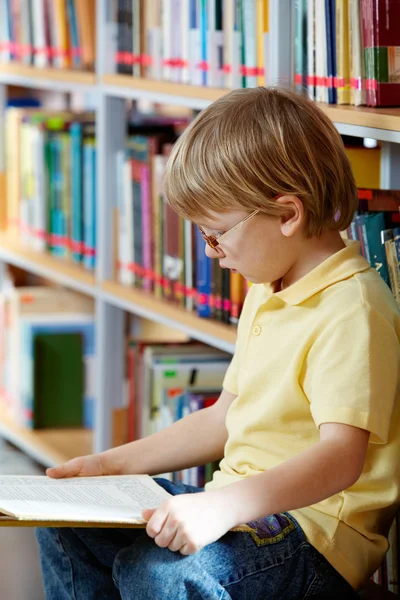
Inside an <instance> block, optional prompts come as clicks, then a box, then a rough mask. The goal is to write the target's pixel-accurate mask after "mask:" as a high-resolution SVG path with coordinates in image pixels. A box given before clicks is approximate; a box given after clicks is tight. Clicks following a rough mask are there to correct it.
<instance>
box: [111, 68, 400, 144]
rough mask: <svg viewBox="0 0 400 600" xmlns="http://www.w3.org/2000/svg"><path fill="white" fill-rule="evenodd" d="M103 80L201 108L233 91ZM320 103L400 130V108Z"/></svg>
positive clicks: (124, 93)
mask: <svg viewBox="0 0 400 600" xmlns="http://www.w3.org/2000/svg"><path fill="white" fill-rule="evenodd" d="M101 83H102V85H103V86H104V91H105V93H107V94H108V95H110V96H115V97H123V98H132V99H139V98H148V99H150V100H154V101H157V102H160V97H161V98H165V101H166V102H170V103H175V102H176V101H178V102H179V103H182V104H183V105H184V106H187V107H189V108H198V109H201V108H204V107H205V106H208V105H209V104H210V103H211V102H214V101H215V100H218V98H221V96H223V95H224V94H226V93H227V92H228V91H229V90H226V89H221V88H206V87H204V88H198V87H196V86H193V85H184V84H181V83H170V82H168V81H152V80H149V79H140V78H138V77H130V76H128V75H104V76H103V77H102V78H101ZM319 107H320V108H322V110H323V111H324V112H325V113H326V114H327V115H328V117H329V118H330V119H331V120H332V121H333V122H334V123H337V124H345V125H350V126H352V127H354V128H357V127H365V128H367V129H374V130H375V129H381V130H384V131H388V132H392V133H397V132H399V133H400V108H375V109H374V108H371V107H367V106H362V107H357V106H346V105H343V106H339V105H337V106H336V105H329V104H319ZM371 137H372V136H371Z"/></svg>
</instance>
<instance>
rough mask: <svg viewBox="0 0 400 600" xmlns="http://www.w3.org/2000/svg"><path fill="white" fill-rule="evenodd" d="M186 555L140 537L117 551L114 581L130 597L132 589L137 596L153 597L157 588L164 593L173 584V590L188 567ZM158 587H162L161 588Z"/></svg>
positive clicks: (121, 591) (113, 574)
mask: <svg viewBox="0 0 400 600" xmlns="http://www.w3.org/2000/svg"><path fill="white" fill-rule="evenodd" d="M183 558H184V557H183V556H182V555H181V554H179V552H171V551H170V550H168V549H166V548H159V547H158V546H157V545H156V544H155V542H154V540H152V539H150V538H149V539H148V540H147V539H141V540H138V541H137V542H136V543H135V544H134V545H133V546H130V547H129V548H124V549H123V550H121V551H120V552H118V554H117V556H116V558H115V561H114V565H113V573H112V576H113V580H114V583H115V585H116V586H117V588H118V589H119V590H120V593H121V595H122V597H123V598H125V597H126V598H128V597H129V595H128V594H129V593H130V592H132V591H133V590H134V591H135V594H137V597H138V598H143V599H145V598H154V597H155V596H154V595H153V594H154V593H155V592H156V591H157V594H159V593H161V591H162V593H163V594H164V592H165V591H166V590H168V589H169V588H170V587H171V586H172V587H171V589H173V586H174V585H176V582H177V580H179V579H180V577H181V575H182V574H183V572H184V570H187V562H186V561H185V560H183ZM185 558H186V560H188V559H189V557H185ZM189 560H190V559H189ZM170 584H171V585H170ZM158 586H161V589H160V590H159V589H158ZM139 592H140V593H139ZM124 594H125V595H124ZM135 597H136V596H135ZM164 597H165V598H167V597H168V596H166V595H165V594H164V595H163V596H158V595H157V598H160V599H161V598H164ZM171 597H173V596H171Z"/></svg>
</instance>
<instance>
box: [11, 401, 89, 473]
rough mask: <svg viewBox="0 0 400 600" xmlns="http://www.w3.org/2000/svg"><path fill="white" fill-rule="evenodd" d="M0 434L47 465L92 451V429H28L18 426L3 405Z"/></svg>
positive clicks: (59, 462) (57, 463) (50, 465)
mask: <svg viewBox="0 0 400 600" xmlns="http://www.w3.org/2000/svg"><path fill="white" fill-rule="evenodd" d="M0 436H1V437H3V438H5V439H6V440H8V441H9V442H11V443H12V444H14V445H15V446H17V447H18V448H20V449H21V450H22V451H23V452H26V454H28V455H29V456H31V457H32V458H33V459H34V460H37V461H38V462H39V463H40V464H42V465H44V466H46V467H53V466H55V465H59V464H61V463H63V462H65V461H67V460H70V459H71V458H74V457H75V456H83V455H85V454H90V453H91V452H92V438H93V433H92V431H90V430H88V429H75V428H74V429H41V430H31V429H27V428H25V427H21V426H19V425H16V424H15V423H14V422H13V420H12V419H11V418H10V416H9V415H8V413H7V410H6V408H5V407H4V406H2V405H1V404H0Z"/></svg>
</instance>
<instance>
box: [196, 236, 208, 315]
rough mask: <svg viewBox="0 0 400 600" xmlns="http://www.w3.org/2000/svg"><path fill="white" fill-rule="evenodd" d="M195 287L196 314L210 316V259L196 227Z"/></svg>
mask: <svg viewBox="0 0 400 600" xmlns="http://www.w3.org/2000/svg"><path fill="white" fill-rule="evenodd" d="M196 288H197V314H198V316H199V317H205V318H210V317H211V308H210V303H209V297H210V294H211V259H210V258H208V256H206V254H205V252H204V240H203V238H202V237H201V232H200V230H198V229H196Z"/></svg>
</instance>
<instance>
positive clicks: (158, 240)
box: [116, 130, 246, 323]
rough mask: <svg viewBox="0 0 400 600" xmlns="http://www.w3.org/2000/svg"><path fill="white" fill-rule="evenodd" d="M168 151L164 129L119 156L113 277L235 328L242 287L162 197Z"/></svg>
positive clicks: (131, 143)
mask: <svg viewBox="0 0 400 600" xmlns="http://www.w3.org/2000/svg"><path fill="white" fill-rule="evenodd" d="M168 139H170V141H168ZM171 147H172V139H171V138H169V135H168V134H167V132H166V131H165V130H164V131H161V132H158V133H156V132H154V133H153V134H152V135H133V136H130V137H129V138H128V139H127V141H126V147H125V149H124V150H122V151H121V152H119V153H118V156H117V181H118V183H119V185H118V189H117V195H116V198H117V207H116V209H117V215H118V217H117V220H118V229H117V237H118V243H117V245H116V247H117V257H116V259H117V260H116V263H117V278H118V280H119V282H120V283H122V284H124V285H129V286H135V287H138V288H140V289H143V290H146V291H148V292H152V293H154V294H155V296H156V297H157V298H165V299H167V300H170V301H172V302H174V303H176V304H178V305H179V306H182V307H183V308H186V309H187V310H196V311H197V314H198V316H200V317H206V318H215V319H217V320H219V321H223V322H226V323H237V320H238V317H239V315H240V311H241V307H242V304H243V300H244V295H245V292H246V282H245V281H244V279H243V277H242V276H241V275H240V274H238V273H231V272H230V271H229V270H223V269H221V268H220V267H219V265H218V264H217V263H216V261H213V260H211V259H210V258H208V257H207V256H206V255H205V252H204V241H203V239H202V236H201V233H200V231H199V229H198V228H197V227H196V226H194V225H193V224H192V223H191V222H189V221H186V220H184V219H183V218H182V217H180V216H179V215H177V214H176V213H175V211H174V210H172V208H171V207H170V206H169V204H168V202H167V200H166V197H165V195H164V192H163V185H162V182H163V177H164V173H165V166H166V161H167V158H168V154H169V152H170V150H171Z"/></svg>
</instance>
